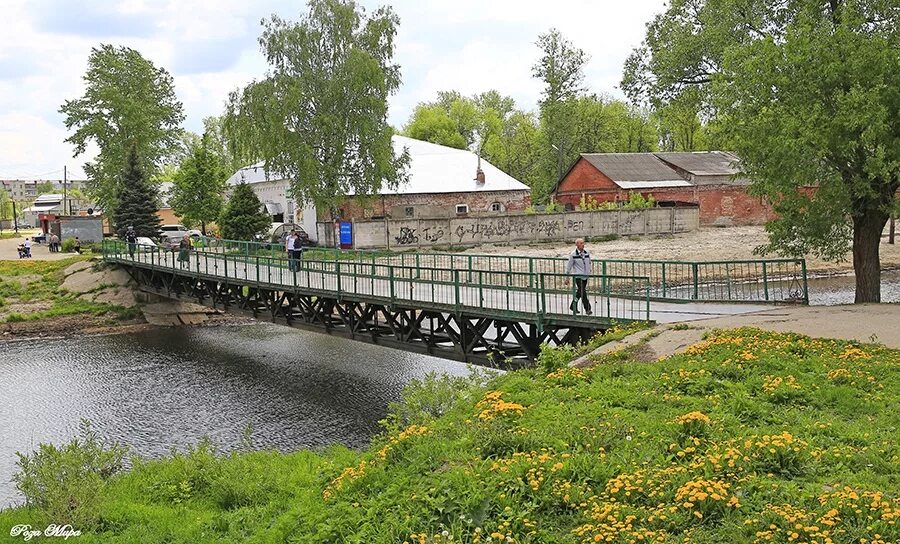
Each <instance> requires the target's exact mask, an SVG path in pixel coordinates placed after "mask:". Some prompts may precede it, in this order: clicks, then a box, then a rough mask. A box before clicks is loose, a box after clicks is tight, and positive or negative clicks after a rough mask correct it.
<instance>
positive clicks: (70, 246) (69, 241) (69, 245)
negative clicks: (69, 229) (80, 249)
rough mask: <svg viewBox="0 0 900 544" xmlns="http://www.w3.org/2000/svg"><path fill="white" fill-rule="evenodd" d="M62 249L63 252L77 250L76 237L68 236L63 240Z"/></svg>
mask: <svg viewBox="0 0 900 544" xmlns="http://www.w3.org/2000/svg"><path fill="white" fill-rule="evenodd" d="M62 250H63V253H72V252H73V251H75V239H74V238H66V239H65V240H63V241H62Z"/></svg>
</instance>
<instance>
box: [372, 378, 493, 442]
mask: <svg viewBox="0 0 900 544" xmlns="http://www.w3.org/2000/svg"><path fill="white" fill-rule="evenodd" d="M494 376H495V373H493V372H490V371H486V370H479V369H477V368H475V367H470V369H469V375H468V376H463V377H459V376H448V375H442V376H440V377H438V376H437V375H436V374H435V373H434V372H429V373H428V375H427V376H425V379H423V380H413V381H411V382H410V383H409V384H408V385H407V386H406V387H405V388H404V389H403V393H402V394H401V396H402V399H403V400H402V402H400V403H391V404H390V405H389V406H388V416H387V418H385V420H384V421H382V424H383V425H384V426H385V427H386V428H387V429H388V430H399V429H403V428H405V427H408V426H409V425H422V424H425V423H427V422H428V421H431V420H432V419H434V418H437V417H440V416H442V415H444V414H446V413H447V412H449V411H450V409H451V408H453V406H454V405H455V404H456V403H457V402H461V401H466V400H470V399H474V398H476V397H477V396H478V395H479V394H480V393H481V391H482V390H483V389H484V386H485V384H486V383H487V382H488V381H489V380H491V379H492V378H493V377H494Z"/></svg>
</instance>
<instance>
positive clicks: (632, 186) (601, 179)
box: [555, 151, 773, 226]
mask: <svg viewBox="0 0 900 544" xmlns="http://www.w3.org/2000/svg"><path fill="white" fill-rule="evenodd" d="M748 185H749V180H747V179H746V178H744V177H742V176H741V173H740V170H739V163H738V158H737V156H735V155H734V154H733V153H727V152H723V151H708V152H690V153H680V152H674V153H583V154H582V155H581V157H580V158H579V159H578V161H576V162H575V164H574V165H573V166H572V168H570V169H569V171H568V172H567V173H566V175H565V176H563V178H562V180H560V182H559V184H558V185H557V188H556V191H555V198H556V200H557V201H558V202H560V203H562V204H566V205H570V206H573V207H577V206H578V205H579V203H580V202H581V199H582V197H584V198H588V197H591V198H593V199H595V200H596V201H598V202H611V201H612V202H620V201H625V200H628V197H629V194H630V193H632V192H638V193H641V194H642V195H644V196H645V197H646V196H649V195H653V197H654V198H655V199H656V200H657V202H659V203H661V204H662V205H696V206H699V208H700V224H701V225H723V226H728V225H759V224H763V223H766V222H767V221H769V220H771V219H772V218H773V213H772V209H771V207H770V206H769V205H768V204H767V203H765V202H764V201H763V200H762V199H761V198H759V197H754V196H751V195H749V194H747V191H746V188H747V186H748Z"/></svg>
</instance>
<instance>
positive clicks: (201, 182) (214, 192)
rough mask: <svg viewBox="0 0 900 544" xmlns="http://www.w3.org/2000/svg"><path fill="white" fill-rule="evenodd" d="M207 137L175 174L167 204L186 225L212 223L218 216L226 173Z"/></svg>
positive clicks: (209, 138)
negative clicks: (168, 203)
mask: <svg viewBox="0 0 900 544" xmlns="http://www.w3.org/2000/svg"><path fill="white" fill-rule="evenodd" d="M213 145H214V144H213V142H212V140H211V137H210V136H209V134H204V135H203V138H202V140H201V141H200V142H199V144H197V145H195V146H194V147H193V149H191V150H190V154H189V155H188V156H187V157H186V158H185V159H184V161H183V162H182V163H181V166H180V167H179V169H178V171H177V172H176V173H175V177H174V180H173V181H174V186H173V188H172V198H171V200H170V204H171V206H172V209H173V210H175V213H177V214H178V215H179V216H181V218H182V219H183V220H184V222H185V224H186V225H196V224H200V225H201V226H202V227H203V228H204V229H205V227H206V224H207V223H211V222H213V221H215V220H216V219H217V218H218V217H219V214H221V213H222V206H223V204H224V196H223V195H224V192H225V181H226V180H227V179H228V175H229V174H228V171H227V170H226V168H225V164H224V161H223V160H222V158H221V157H220V156H218V155H217V154H216V153H215V151H213V149H212V146H213Z"/></svg>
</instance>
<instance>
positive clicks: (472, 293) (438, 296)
mask: <svg viewBox="0 0 900 544" xmlns="http://www.w3.org/2000/svg"><path fill="white" fill-rule="evenodd" d="M103 255H104V259H105V260H108V261H112V262H122V263H128V264H138V265H141V266H145V267H148V268H153V269H164V270H170V271H171V272H173V273H179V274H189V275H195V276H196V277H198V279H199V278H203V279H221V280H226V281H234V282H237V283H243V284H251V285H259V286H266V287H278V288H284V289H288V290H295V291H298V290H299V291H305V292H311V293H321V294H327V295H330V296H333V297H336V298H337V299H341V298H342V297H348V296H352V297H356V298H359V299H361V300H365V301H374V302H385V303H389V304H403V303H405V304H415V305H419V306H421V307H423V309H434V310H441V311H456V312H469V313H474V314H484V313H485V312H487V313H490V314H493V315H500V316H501V317H517V318H523V319H525V320H528V321H535V320H537V321H538V322H540V321H541V320H543V319H545V318H548V319H549V318H553V317H557V318H558V317H567V318H572V319H579V320H593V319H598V318H600V319H607V320H616V321H622V322H625V321H633V320H649V316H650V298H649V294H650V286H649V279H648V278H646V277H632V276H617V275H606V276H601V275H594V276H591V277H589V278H588V285H587V290H588V292H589V293H590V296H591V298H592V303H593V305H594V307H595V312H594V313H595V315H594V316H585V315H579V313H578V310H577V308H576V307H573V305H572V302H573V299H574V295H575V286H574V285H573V284H572V283H571V282H570V281H569V280H570V276H568V275H566V274H562V273H557V272H542V273H531V272H520V271H514V270H461V269H453V268H442V267H434V266H423V265H421V264H419V265H412V264H398V263H393V262H382V261H379V260H377V259H375V260H362V259H356V260H347V259H327V260H326V259H312V258H308V257H309V256H303V257H301V258H298V259H288V258H286V257H285V256H284V254H283V253H281V254H278V252H275V251H273V250H272V249H270V248H269V247H267V245H265V244H259V245H257V244H254V243H252V242H251V243H247V242H240V243H233V242H230V241H225V242H223V243H221V244H214V245H212V247H210V245H209V244H207V245H206V246H205V247H203V248H201V249H199V250H197V251H193V252H192V253H191V254H190V256H189V258H188V260H187V261H185V262H179V261H178V259H177V253H175V252H172V251H166V250H163V249H161V248H159V247H156V246H143V245H136V246H135V247H134V251H131V250H130V249H129V247H128V245H127V244H124V243H122V242H119V241H114V240H107V241H104V243H103Z"/></svg>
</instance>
